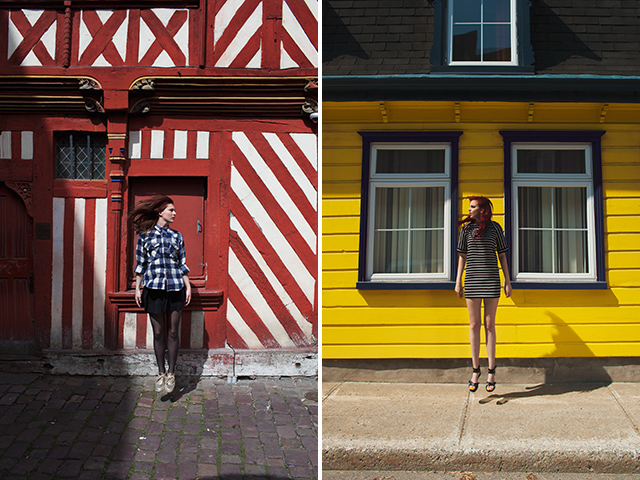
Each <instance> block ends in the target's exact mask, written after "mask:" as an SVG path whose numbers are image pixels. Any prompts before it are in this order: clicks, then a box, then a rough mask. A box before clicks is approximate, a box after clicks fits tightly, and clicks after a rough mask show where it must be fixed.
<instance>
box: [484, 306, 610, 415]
mask: <svg viewBox="0 0 640 480" xmlns="http://www.w3.org/2000/svg"><path fill="white" fill-rule="evenodd" d="M545 314H546V315H548V316H549V317H550V318H551V320H552V321H553V329H554V332H553V333H552V336H553V341H554V343H555V349H554V350H553V351H552V352H550V353H549V354H548V355H546V357H551V358H558V357H568V356H570V357H572V359H570V360H574V361H573V362H572V361H569V362H568V363H567V358H564V361H563V362H562V363H560V362H558V360H555V361H554V362H553V365H552V366H551V365H546V367H544V368H545V381H544V382H543V383H541V384H539V385H535V386H531V387H529V386H527V387H525V388H524V390H521V391H514V392H509V393H505V394H493V395H489V396H488V397H486V398H483V399H481V400H480V403H481V404H485V403H490V402H492V401H493V400H495V401H496V404H497V405H504V404H505V403H507V402H509V401H510V400H515V399H519V398H530V397H536V396H543V395H544V396H547V395H563V394H566V393H571V392H591V391H593V390H597V389H599V388H603V387H606V386H607V385H609V384H611V381H612V380H611V376H610V375H609V373H608V372H607V370H606V369H605V368H604V366H603V365H601V364H598V363H596V362H585V361H584V358H585V357H595V355H594V353H593V351H592V350H591V349H590V348H589V346H588V345H587V344H586V343H585V342H584V341H583V340H582V339H581V338H580V336H579V335H578V334H577V333H576V331H575V330H574V329H573V328H571V326H569V325H568V324H567V323H566V322H565V321H564V320H562V318H560V317H559V316H558V315H555V314H553V313H551V312H549V311H546V312H545ZM568 353H570V355H568ZM556 382H557V383H556Z"/></svg>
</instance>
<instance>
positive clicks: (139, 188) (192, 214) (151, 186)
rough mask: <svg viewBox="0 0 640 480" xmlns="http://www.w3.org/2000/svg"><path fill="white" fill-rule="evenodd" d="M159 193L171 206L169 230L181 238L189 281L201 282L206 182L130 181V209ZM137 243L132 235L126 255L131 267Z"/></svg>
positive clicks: (143, 179)
mask: <svg viewBox="0 0 640 480" xmlns="http://www.w3.org/2000/svg"><path fill="white" fill-rule="evenodd" d="M159 193H160V194H164V195H168V196H169V197H171V198H172V199H173V201H174V202H175V207H176V220H175V222H174V223H173V225H171V228H173V229H174V230H177V231H179V232H180V233H181V234H182V236H183V237H184V243H185V249H186V251H187V266H188V267H189V269H190V270H191V272H190V273H189V277H190V278H192V279H198V278H203V277H204V275H205V268H204V267H205V265H204V263H205V262H204V237H205V235H204V230H205V228H206V225H205V217H204V203H205V195H206V179H204V178H182V177H171V178H166V177H154V178H149V177H145V178H132V179H131V205H130V208H133V207H134V206H135V204H137V203H138V202H140V201H141V200H144V199H146V198H149V197H151V196H153V195H156V194H159ZM137 241H138V237H137V235H132V241H131V244H130V252H131V258H132V261H133V263H134V264H135V245H136V242H137ZM133 266H135V265H133ZM132 270H133V268H132Z"/></svg>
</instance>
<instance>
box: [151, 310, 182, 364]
mask: <svg viewBox="0 0 640 480" xmlns="http://www.w3.org/2000/svg"><path fill="white" fill-rule="evenodd" d="M167 316H168V317H169V321H170V325H171V326H170V328H169V335H168V338H167V345H166V349H167V350H168V351H169V373H176V361H177V360H178V348H179V347H180V338H179V337H178V332H179V330H180V320H181V319H182V312H181V311H177V312H167ZM149 317H150V318H151V326H152V327H153V350H154V351H155V353H156V361H157V362H158V370H159V371H160V373H165V370H164V351H165V344H164V329H165V325H166V321H165V314H164V313H150V314H149Z"/></svg>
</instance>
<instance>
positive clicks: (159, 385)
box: [156, 373, 167, 393]
mask: <svg viewBox="0 0 640 480" xmlns="http://www.w3.org/2000/svg"><path fill="white" fill-rule="evenodd" d="M166 378H167V377H166V375H165V374H164V373H161V374H160V375H158V377H157V378H156V393H161V392H162V391H163V390H164V387H165V384H166Z"/></svg>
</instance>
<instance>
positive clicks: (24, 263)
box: [0, 183, 36, 354]
mask: <svg viewBox="0 0 640 480" xmlns="http://www.w3.org/2000/svg"><path fill="white" fill-rule="evenodd" d="M33 314H34V298H33V220H32V218H31V217H30V216H29V214H28V213H27V209H26V207H25V205H24V202H23V201H22V199H21V198H20V197H19V196H18V195H17V194H16V193H15V192H13V191H12V190H11V189H9V188H7V187H6V186H5V185H4V184H2V183H0V349H1V350H2V351H3V352H4V353H5V354H6V353H13V354H20V353H23V354H26V353H34V352H35V350H36V341H35V325H34V316H33Z"/></svg>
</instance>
